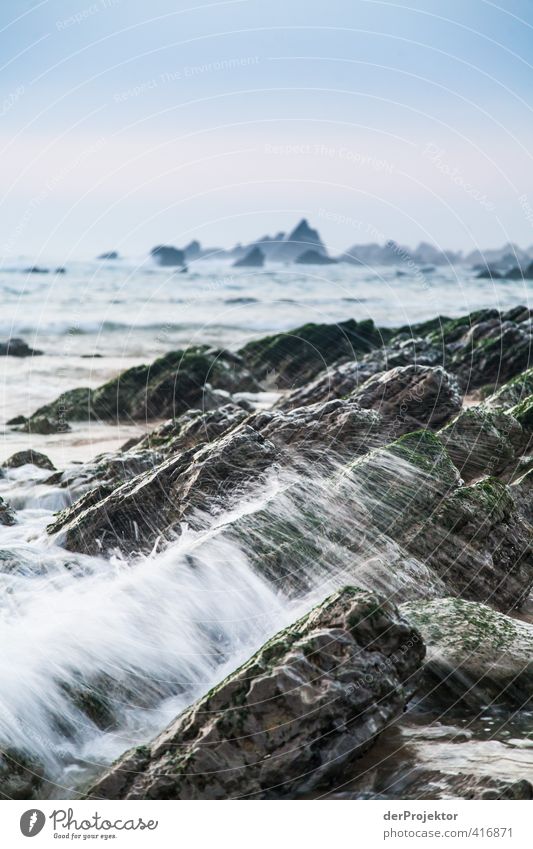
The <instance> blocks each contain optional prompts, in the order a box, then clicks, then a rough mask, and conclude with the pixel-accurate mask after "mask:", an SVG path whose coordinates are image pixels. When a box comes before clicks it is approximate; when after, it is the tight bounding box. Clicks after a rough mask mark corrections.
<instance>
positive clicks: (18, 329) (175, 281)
mask: <svg viewBox="0 0 533 849" xmlns="http://www.w3.org/2000/svg"><path fill="white" fill-rule="evenodd" d="M60 262H61V260H59V262H58V261H57V259H56V260H55V261H53V262H50V263H49V266H50V268H52V269H53V268H54V267H56V266H57V265H58V264H60ZM44 264H45V263H44ZM30 265H31V261H30V260H29V259H28V260H23V259H21V260H19V261H18V262H17V263H13V264H11V266H10V267H9V268H4V269H0V303H1V305H2V317H1V320H0V340H1V339H2V338H9V336H10V335H11V336H21V337H23V338H24V339H25V340H26V341H27V342H28V344H29V345H30V346H32V347H33V348H35V349H37V350H42V351H43V352H44V356H41V357H32V358H27V359H24V360H18V359H15V358H13V357H2V358H0V368H1V369H2V372H1V375H0V383H1V387H2V393H3V394H2V399H1V400H2V420H3V421H6V420H8V419H9V418H11V417H13V416H15V415H18V414H23V415H27V414H29V413H31V412H33V410H34V409H35V408H36V407H37V406H39V405H40V404H43V403H46V402H48V401H50V400H52V399H53V398H56V397H57V396H58V395H59V394H60V393H61V392H62V391H64V390H65V389H69V388H72V387H74V386H97V385H98V384H100V383H102V382H104V381H105V380H107V379H108V378H109V377H111V376H113V375H115V374H117V373H118V372H119V371H121V370H123V369H125V368H128V367H129V366H132V365H136V364H139V363H141V362H147V361H148V362H149V361H151V360H152V359H154V358H155V357H156V356H159V355H161V354H163V353H165V352H167V351H169V350H173V349H176V348H180V347H184V346H187V345H196V344H201V343H207V344H214V345H224V346H227V347H230V348H236V347H238V346H239V345H240V344H242V343H244V342H246V341H247V340H248V339H250V338H255V337H257V336H260V335H263V334H267V333H271V332H276V331H279V330H289V329H291V328H294V327H298V326H300V325H301V324H303V323H305V322H307V321H315V322H334V321H343V320H346V319H347V318H355V319H356V320H362V319H367V318H372V319H374V321H375V322H376V324H381V325H383V326H401V325H406V324H410V323H415V322H417V321H420V320H423V319H427V318H432V317H434V316H435V315H437V314H441V315H449V316H457V315H461V314H463V313H467V312H470V311H471V310H473V309H478V308H481V307H498V308H506V307H510V306H515V305H516V304H518V303H524V304H527V303H529V298H530V291H531V282H527V281H502V280H496V281H490V280H489V281H487V280H475V279H474V278H475V272H473V271H472V270H471V269H469V268H467V267H463V266H460V267H457V268H455V269H454V268H451V267H439V268H436V269H435V270H434V271H427V272H424V273H422V272H419V271H418V272H417V273H416V274H408V273H407V274H405V273H403V272H402V276H398V274H399V272H400V269H397V268H394V267H390V266H387V267H384V268H378V269H375V270H369V269H366V268H364V267H356V266H350V265H345V264H339V265H337V266H328V267H326V268H320V267H309V268H308V269H307V270H302V269H301V268H298V267H297V266H294V265H292V266H291V265H288V266H281V265H278V266H276V265H272V266H266V267H265V268H264V269H259V270H246V269H234V268H232V267H231V264H230V263H229V262H221V261H206V260H204V261H201V262H198V263H195V264H191V266H190V270H189V272H188V273H187V274H180V273H176V272H175V271H173V270H172V269H170V270H169V269H164V268H157V267H155V266H151V265H148V264H147V263H146V262H144V264H140V263H135V262H133V261H129V262H128V261H125V260H122V261H118V262H116V263H112V262H108V263H98V262H93V263H80V262H72V263H70V264H68V266H67V273H66V274H64V275H63V274H61V275H57V274H53V273H51V274H45V275H40V274H26V273H24V271H23V269H25V268H27V267H28V266H30ZM45 265H46V264H45ZM5 438H7V439H9V435H8V436H7V437H5Z"/></svg>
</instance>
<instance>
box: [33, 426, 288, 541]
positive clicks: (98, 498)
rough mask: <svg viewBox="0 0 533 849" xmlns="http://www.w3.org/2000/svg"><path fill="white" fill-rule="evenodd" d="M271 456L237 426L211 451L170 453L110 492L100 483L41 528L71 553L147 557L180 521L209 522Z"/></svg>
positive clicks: (272, 451) (269, 448)
mask: <svg viewBox="0 0 533 849" xmlns="http://www.w3.org/2000/svg"><path fill="white" fill-rule="evenodd" d="M277 458H278V452H277V449H276V448H275V446H274V445H273V444H272V443H271V442H270V441H268V440H266V439H264V437H262V436H261V435H260V434H259V433H257V432H256V431H255V430H252V428H248V427H243V428H241V429H240V430H239V431H238V432H236V433H234V434H233V433H230V434H228V435H227V436H224V437H222V438H221V439H220V440H218V441H217V442H215V443H213V444H212V445H204V446H202V447H201V448H199V449H197V450H195V449H191V450H189V451H184V452H183V453H178V454H176V455H171V456H170V457H169V458H168V459H167V460H164V461H163V462H162V463H161V464H159V465H157V466H156V467H155V468H154V469H152V470H151V471H148V472H145V473H144V474H141V475H137V476H136V477H134V478H132V479H131V480H129V481H127V482H126V483H125V484H122V486H119V487H118V488H114V487H113V486H112V485H109V484H102V485H101V486H99V487H97V488H96V489H95V490H91V491H90V492H88V493H87V495H85V496H83V497H82V498H80V499H79V500H78V501H77V502H76V503H75V504H74V505H73V506H72V507H70V508H68V509H67V510H64V511H63V512H62V513H60V514H58V516H57V518H56V520H55V522H54V523H53V524H52V525H51V526H49V528H48V530H49V532H50V533H57V532H61V537H60V538H61V539H62V540H63V542H64V544H65V546H66V548H68V549H69V550H71V551H80V552H84V553H87V554H97V553H99V552H102V551H107V550H108V549H110V548H116V547H118V548H119V549H120V550H122V551H126V552H136V551H150V550H151V549H152V548H153V545H154V542H155V541H156V540H157V539H158V538H161V539H165V538H166V539H167V540H168V539H169V538H170V537H171V536H172V535H177V534H179V533H180V530H181V527H180V524H181V522H183V521H184V520H185V519H187V521H188V522H189V523H190V524H191V525H192V526H193V527H194V526H197V527H201V526H202V524H203V523H205V518H204V519H203V518H202V515H203V514H211V516H212V515H213V514H216V513H217V512H219V511H221V510H222V509H223V507H224V506H227V504H228V502H229V501H230V500H231V499H232V498H236V497H237V496H238V495H241V496H242V495H243V487H244V486H245V485H246V484H247V483H250V480H252V479H253V481H254V483H256V484H258V483H259V482H260V479H261V478H260V476H261V474H262V473H263V472H264V471H265V470H266V469H267V468H268V467H269V466H271V465H272V464H273V463H274V462H275V461H276V459H277Z"/></svg>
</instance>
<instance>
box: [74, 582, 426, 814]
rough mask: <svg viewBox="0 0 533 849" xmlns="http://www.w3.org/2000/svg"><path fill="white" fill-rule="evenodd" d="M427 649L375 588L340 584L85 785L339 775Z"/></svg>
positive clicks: (401, 697)
mask: <svg viewBox="0 0 533 849" xmlns="http://www.w3.org/2000/svg"><path fill="white" fill-rule="evenodd" d="M423 654H424V648H423V645H422V642H421V640H420V637H419V634H418V632H417V631H416V629H413V628H412V627H410V626H409V625H408V624H407V623H406V622H404V621H403V620H402V619H401V618H400V617H399V616H398V613H397V610H396V609H395V608H394V607H393V606H392V605H390V604H389V603H387V602H385V601H383V600H382V599H380V598H378V597H376V596H375V595H372V594H369V593H365V592H362V591H360V590H355V589H352V588H347V589H345V590H343V591H341V592H339V593H336V594H335V595H333V596H332V597H330V598H328V599H327V600H326V601H325V602H323V603H322V604H320V605H319V606H318V607H316V608H315V609H314V610H312V611H311V613H309V614H308V615H307V616H305V617H304V618H303V619H301V620H299V621H298V622H296V623H294V625H292V626H291V627H290V628H288V629H286V630H285V631H282V632H281V633H279V634H277V635H276V636H275V637H273V638H272V639H271V640H270V641H269V642H267V643H266V644H265V645H264V646H263V648H262V649H260V650H259V652H258V653H257V654H256V655H254V656H253V657H252V658H251V659H250V660H249V661H248V662H247V663H245V664H244V666H242V667H240V668H239V669H238V670H236V672H234V673H233V674H232V675H230V676H229V677H228V678H227V679H226V680H225V681H223V682H222V683H221V684H219V685H218V686H217V687H215V688H214V689H213V690H211V692H209V693H208V694H207V695H206V696H205V697H204V698H203V699H201V700H200V701H199V702H197V703H196V704H195V705H193V706H192V707H191V708H189V709H188V710H186V711H185V712H184V713H183V714H182V715H181V716H180V717H178V719H177V720H176V722H175V723H173V724H172V725H171V726H169V728H167V729H166V731H164V732H163V733H162V734H161V735H160V736H159V737H158V738H156V740H155V741H154V742H153V743H152V744H151V745H150V746H149V747H144V748H142V749H140V750H139V749H136V750H133V751H131V752H128V753H126V755H124V757H123V758H122V759H121V760H119V761H118V762H117V763H116V764H115V765H114V766H113V767H112V768H111V769H110V771H109V772H108V773H107V774H105V775H104V776H103V777H102V778H101V779H100V780H99V781H98V782H96V783H95V784H94V785H93V786H92V787H91V788H90V789H89V791H88V795H89V796H91V797H96V798H124V799H138V798H150V799H219V798H228V797H229V798H237V797H254V798H269V796H273V797H275V798H293V797H294V796H295V795H296V796H298V795H305V794H307V793H309V792H311V791H312V790H314V789H315V788H319V787H321V786H323V785H324V784H327V783H328V782H331V781H332V780H333V781H334V780H335V778H336V776H339V775H342V773H343V770H344V769H346V767H347V765H348V764H350V763H352V762H353V761H354V760H357V758H358V757H360V756H361V754H363V752H364V751H365V750H366V749H368V748H369V747H370V746H371V745H372V743H373V742H374V740H375V739H376V737H377V736H378V735H379V733H380V731H381V730H383V729H384V728H385V727H386V726H387V725H388V724H389V723H390V722H391V720H392V719H394V718H395V717H397V716H399V715H400V714H401V713H402V711H403V709H404V706H405V703H406V701H407V699H408V697H409V693H411V692H412V691H413V689H414V687H415V685H416V675H417V670H418V668H419V666H420V663H421V660H422V657H423Z"/></svg>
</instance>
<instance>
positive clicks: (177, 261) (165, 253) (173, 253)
mask: <svg viewBox="0 0 533 849" xmlns="http://www.w3.org/2000/svg"><path fill="white" fill-rule="evenodd" d="M150 255H151V256H152V257H153V259H154V260H155V261H156V262H157V264H158V265H164V266H176V265H181V266H185V251H181V250H180V249H179V248H174V247H172V246H171V245H157V247H155V248H152V250H151V251H150Z"/></svg>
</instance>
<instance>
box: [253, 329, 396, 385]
mask: <svg viewBox="0 0 533 849" xmlns="http://www.w3.org/2000/svg"><path fill="white" fill-rule="evenodd" d="M383 333H386V331H382V330H380V329H379V328H376V327H375V326H374V322H372V321H361V322H359V323H358V322H356V321H353V320H352V319H350V320H349V321H343V322H340V323H339V324H304V325H303V326H302V327H298V328H296V330H293V331H292V332H291V333H277V334H276V335H274V336H267V337H265V338H263V339H258V340H257V341H253V342H249V343H248V344H247V345H245V346H244V348H241V350H240V351H239V354H240V355H241V356H242V357H243V359H244V362H245V363H246V364H247V366H248V368H250V369H251V370H252V371H253V373H254V374H255V375H256V376H257V377H258V378H259V379H262V380H265V379H266V378H267V377H268V378H271V379H273V380H275V381H276V383H277V385H278V386H280V387H281V388H292V387H293V386H301V385H302V384H304V383H306V382H308V381H309V380H312V379H313V378H314V377H315V376H316V375H317V374H319V373H320V372H321V371H322V370H323V369H324V368H325V367H326V366H328V365H330V364H331V363H334V362H336V361H338V360H341V359H345V360H353V358H354V356H355V355H356V353H357V352H367V351H370V350H371V349H372V348H373V347H375V346H376V345H381V344H382V343H383ZM314 400H322V399H319V398H317V399H314Z"/></svg>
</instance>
